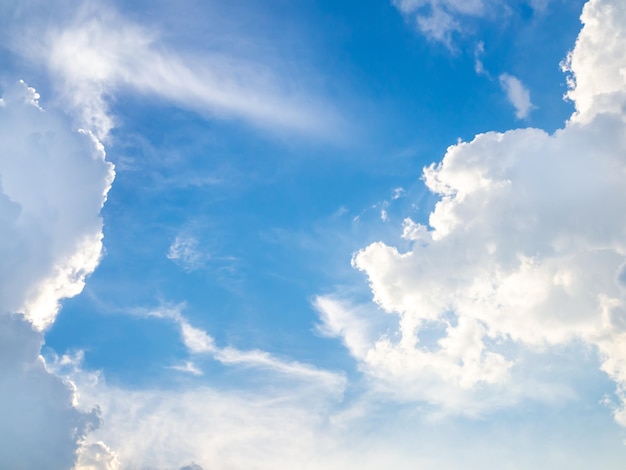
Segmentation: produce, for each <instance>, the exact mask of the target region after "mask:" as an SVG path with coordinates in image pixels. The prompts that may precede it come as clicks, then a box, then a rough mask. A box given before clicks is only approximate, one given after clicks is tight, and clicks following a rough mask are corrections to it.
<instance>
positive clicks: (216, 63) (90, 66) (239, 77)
mask: <svg viewBox="0 0 626 470" xmlns="http://www.w3.org/2000/svg"><path fill="white" fill-rule="evenodd" d="M55 6H56V9H55V11H49V12H48V14H49V15H50V16H51V17H53V18H55V20H56V22H55V23H52V24H50V23H47V22H45V21H42V20H41V16H40V11H39V10H43V11H47V10H49V8H50V6H49V5H46V4H45V3H42V2H39V1H29V2H26V3H25V5H20V4H13V3H9V4H7V5H4V7H0V12H2V11H3V9H4V15H5V17H6V18H11V19H12V22H8V23H7V24H6V28H7V29H8V30H10V31H13V33H14V34H13V35H12V37H11V38H10V40H9V41H8V45H9V47H11V49H12V50H13V51H15V52H16V53H17V54H19V55H21V56H23V57H25V58H26V59H27V60H30V61H33V62H34V63H36V64H45V65H46V67H47V70H48V72H49V73H50V76H51V78H52V81H53V83H55V84H56V86H57V89H58V90H59V91H60V93H61V95H62V96H63V100H64V102H65V104H66V105H67V106H68V107H69V108H70V109H72V110H73V112H74V114H76V115H77V117H78V121H79V122H80V125H81V126H83V127H85V128H87V129H89V130H91V131H93V132H94V133H95V134H96V135H97V136H98V137H99V138H100V139H103V138H104V137H105V136H106V135H107V133H108V132H109V131H110V130H111V129H112V128H113V127H114V125H115V117H114V116H112V115H111V113H110V109H109V102H110V99H111V98H112V97H113V99H114V97H115V95H116V94H119V93H124V92H128V91H132V92H134V93H139V94H143V95H149V96H156V97H158V98H161V99H165V100H168V101H170V102H172V103H174V104H177V105H180V106H182V107H184V108H186V109H191V110H195V111H199V112H201V113H205V114H209V115H211V116H214V117H215V116H217V117H222V118H239V119H243V120H245V121H247V122H249V123H252V124H253V125H255V126H260V127H263V128H269V129H274V130H281V129H282V130H289V131H295V132H299V133H303V134H310V135H316V136H324V137H329V136H335V137H336V135H335V132H336V131H337V129H338V126H341V123H340V118H339V116H338V114H337V112H336V111H335V110H334V109H333V108H332V106H330V105H329V104H326V103H324V100H323V99H322V98H321V97H320V96H315V93H313V92H311V91H310V90H308V89H306V85H305V83H307V80H308V77H307V76H306V74H305V73H304V72H302V73H301V74H299V73H298V72H297V71H296V72H294V69H295V67H294V64H293V63H292V64H283V65H281V61H280V60H278V56H272V55H271V53H270V54H269V55H268V54H267V51H265V52H264V54H265V55H264V56H262V57H260V56H259V55H260V50H261V49H260V48H259V49H258V50H255V49H254V48H252V47H251V45H252V44H253V43H254V39H253V37H250V38H248V39H242V37H245V36H246V34H251V32H250V31H245V30H241V31H238V32H237V33H238V36H239V38H238V39H237V40H234V39H233V41H232V43H229V42H223V41H221V40H220V36H221V35H223V34H230V35H232V31H226V32H222V31H220V28H221V27H224V26H225V25H226V26H228V25H229V22H228V21H224V25H221V24H217V25H215V26H216V27H215V28H213V29H214V30H215V31H216V32H217V33H216V36H217V37H215V36H209V37H206V38H204V39H205V41H206V42H208V43H207V44H203V45H202V46H200V45H199V44H195V45H194V46H193V47H189V45H187V46H186V47H185V46H181V45H180V44H174V43H172V42H168V41H167V34H162V33H164V32H162V31H160V30H159V25H157V24H151V25H149V26H148V25H142V24H138V23H136V22H134V21H133V20H131V19H129V18H128V17H126V16H124V14H122V13H120V12H118V11H116V10H115V9H114V8H113V7H112V6H110V5H109V4H102V3H99V2H94V1H83V2H80V3H79V4H78V5H73V4H68V3H67V2H63V1H59V2H55ZM157 8H158V6H157ZM198 20H199V19H198V18H196V21H198ZM203 21H207V22H219V18H218V15H215V14H212V12H211V11H210V9H209V10H208V11H207V12H206V18H203ZM230 28H232V25H231V26H230ZM243 43H248V44H249V45H250V48H249V49H251V50H247V51H244V50H242V48H241V47H237V46H240V45H241V44H243ZM268 64H273V65H268Z"/></svg>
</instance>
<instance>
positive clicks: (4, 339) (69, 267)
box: [0, 83, 113, 470]
mask: <svg viewBox="0 0 626 470" xmlns="http://www.w3.org/2000/svg"><path fill="white" fill-rule="evenodd" d="M37 98H38V95H37V93H36V92H35V90H34V89H32V88H29V87H27V86H26V85H25V84H24V83H18V84H16V85H15V86H13V87H11V88H9V89H7V90H6V91H5V93H4V97H3V99H2V101H1V102H0V221H1V222H2V223H0V349H1V351H0V357H1V358H2V360H1V361H0V368H1V369H2V370H1V374H0V375H1V376H2V380H0V398H1V399H0V404H1V405H0V407H1V408H2V412H1V414H2V422H1V423H0V434H1V436H2V439H0V441H1V442H0V455H1V456H2V457H1V459H0V466H2V467H3V468H50V469H59V470H65V469H68V468H70V467H72V465H73V463H74V460H75V457H76V455H75V452H76V449H77V446H78V445H79V443H80V442H81V441H82V439H83V438H84V436H85V434H86V432H88V431H89V430H90V429H91V428H93V427H95V426H97V424H98V419H97V416H96V415H95V414H94V412H92V411H91V410H87V411H86V412H80V411H78V410H77V409H76V408H74V406H73V400H74V398H75V396H74V389H73V387H72V385H71V383H66V382H63V381H62V380H61V379H59V378H58V377H57V376H55V375H54V374H51V373H50V372H49V371H48V369H47V366H46V363H45V361H44V360H43V358H42V357H41V356H40V354H39V352H40V349H41V346H42V343H43V335H42V333H41V330H43V329H45V328H46V327H47V326H49V325H50V324H51V323H52V322H53V321H54V319H55V317H56V314H57V311H58V309H59V302H60V300H61V299H63V298H66V297H71V296H73V295H76V294H77V293H79V292H80V291H81V290H82V288H83V285H84V282H85V277H86V276H87V275H88V274H90V273H91V272H92V271H93V270H94V269H95V267H96V265H97V263H98V261H99V259H100V252H101V249H102V220H101V218H100V216H99V213H100V209H101V207H102V204H103V202H104V199H105V197H106V193H107V191H108V189H109V186H110V184H111V181H112V178H113V168H112V166H111V165H110V164H109V163H107V162H106V161H105V160H104V152H103V149H102V146H101V145H100V144H99V143H98V142H97V141H96V140H95V139H94V138H93V136H91V135H90V134H88V133H80V132H74V131H72V130H71V129H70V127H69V120H68V119H67V117H66V116H64V115H62V114H60V113H58V112H55V111H46V110H44V109H41V108H40V107H39V105H38V103H37Z"/></svg>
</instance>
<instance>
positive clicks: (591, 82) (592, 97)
mask: <svg viewBox="0 0 626 470" xmlns="http://www.w3.org/2000/svg"><path fill="white" fill-rule="evenodd" d="M581 21H582V22H583V23H584V25H585V27H584V28H583V30H582V31H581V32H580V34H579V35H578V38H577V39H576V47H575V48H574V50H573V51H572V53H571V54H570V55H569V56H568V59H567V60H566V61H565V63H564V64H563V67H564V69H565V70H567V71H569V72H571V73H572V76H571V77H570V80H571V83H570V90H569V91H568V93H567V95H566V96H567V97H568V98H569V99H571V100H572V101H573V102H574V104H575V106H576V113H574V115H573V116H572V120H573V121H575V122H580V123H587V122H589V121H590V120H592V119H593V118H594V117H595V116H597V115H598V114H600V113H604V112H612V113H623V112H624V107H625V106H626V74H625V73H624V64H625V63H626V48H624V41H625V40H626V39H625V36H626V32H625V31H624V22H625V21H626V5H625V4H624V2H619V1H614V2H607V1H601V2H599V1H591V2H587V4H585V6H584V8H583V13H582V15H581Z"/></svg>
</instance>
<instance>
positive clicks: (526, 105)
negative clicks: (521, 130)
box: [500, 73, 535, 119]
mask: <svg viewBox="0 0 626 470" xmlns="http://www.w3.org/2000/svg"><path fill="white" fill-rule="evenodd" d="M500 85H501V86H502V88H503V89H504V92H505V93H506V97H507V99H508V100H509V102H510V103H511V104H512V105H513V107H514V108H515V117H516V118H517V119H526V118H527V117H528V115H529V114H530V112H531V111H532V110H533V108H534V107H535V106H534V105H533V104H532V103H531V101H530V92H529V91H528V88H526V87H525V86H524V84H523V83H522V82H521V81H520V79H519V78H517V77H514V76H513V75H509V74H508V73H503V74H502V75H500Z"/></svg>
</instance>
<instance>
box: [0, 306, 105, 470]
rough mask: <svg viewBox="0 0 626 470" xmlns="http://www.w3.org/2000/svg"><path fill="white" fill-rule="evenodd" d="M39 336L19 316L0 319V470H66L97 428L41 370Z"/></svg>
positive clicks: (65, 388) (66, 389)
mask: <svg viewBox="0 0 626 470" xmlns="http://www.w3.org/2000/svg"><path fill="white" fill-rule="evenodd" d="M42 343H43V336H42V334H41V332H38V331H36V330H34V329H33V328H32V326H31V325H30V324H29V323H28V322H27V321H26V320H25V319H24V318H23V316H21V315H8V314H3V315H0V376H1V377H2V380H0V414H1V415H2V419H1V420H0V437H1V438H0V456H1V457H0V466H2V467H3V468H49V469H51V470H67V469H68V468H71V467H72V466H73V464H74V459H75V452H76V448H77V445H78V444H77V443H78V442H80V441H81V440H82V439H83V438H84V437H85V434H86V433H87V432H88V431H90V430H91V429H92V428H94V427H95V426H97V425H98V416H97V414H96V413H95V411H92V410H91V409H90V410H87V411H86V412H80V411H78V410H77V409H75V408H74V406H73V400H74V398H75V397H74V390H73V389H72V388H71V384H67V383H64V382H63V381H62V380H61V379H60V378H58V377H56V376H55V375H53V374H51V373H50V372H49V371H48V369H47V368H46V364H45V362H44V360H43V358H42V357H41V356H40V354H39V351H40V349H41V345H42Z"/></svg>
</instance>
